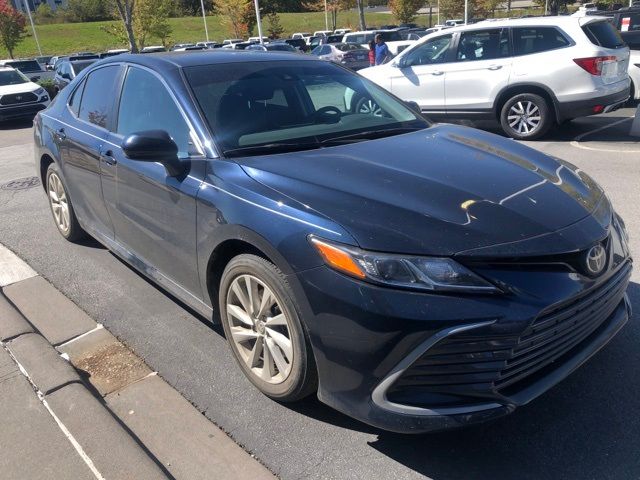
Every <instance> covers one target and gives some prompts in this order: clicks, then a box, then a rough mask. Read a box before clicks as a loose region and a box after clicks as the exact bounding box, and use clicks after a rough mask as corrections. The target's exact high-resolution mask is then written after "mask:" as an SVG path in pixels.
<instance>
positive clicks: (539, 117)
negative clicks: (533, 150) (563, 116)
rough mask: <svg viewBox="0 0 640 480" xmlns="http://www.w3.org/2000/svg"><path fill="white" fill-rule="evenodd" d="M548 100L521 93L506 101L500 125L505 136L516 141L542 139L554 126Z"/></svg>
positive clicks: (501, 113) (501, 112)
mask: <svg viewBox="0 0 640 480" xmlns="http://www.w3.org/2000/svg"><path fill="white" fill-rule="evenodd" d="M553 120H554V118H553V114H552V111H551V109H550V107H549V104H548V102H547V100H545V99H544V98H543V97H541V96H540V95H536V94H533V93H521V94H518V95H515V96H513V97H511V98H510V99H509V100H507V101H506V103H505V104H504V106H503V107H502V110H501V111H500V125H501V126H502V130H503V131H504V133H505V134H507V135H508V136H509V137H511V138H515V139H516V140H535V139H537V138H540V137H542V136H543V135H544V134H545V133H547V131H548V130H549V128H550V127H551V125H552V124H553Z"/></svg>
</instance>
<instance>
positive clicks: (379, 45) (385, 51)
mask: <svg viewBox="0 0 640 480" xmlns="http://www.w3.org/2000/svg"><path fill="white" fill-rule="evenodd" d="M387 58H389V47H387V44H386V43H384V40H383V39H382V35H380V34H377V35H376V65H382V64H383V63H384V62H386V61H387Z"/></svg>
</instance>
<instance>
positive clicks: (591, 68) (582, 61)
mask: <svg viewBox="0 0 640 480" xmlns="http://www.w3.org/2000/svg"><path fill="white" fill-rule="evenodd" d="M617 60H618V58H617V57H616V56H615V55H611V56H607V57H588V58H574V59H573V61H574V62H576V64H578V66H580V67H582V68H583V69H584V70H586V71H587V72H589V73H590V74H591V75H596V76H600V75H602V66H603V65H604V64H606V63H614V62H616V61H617Z"/></svg>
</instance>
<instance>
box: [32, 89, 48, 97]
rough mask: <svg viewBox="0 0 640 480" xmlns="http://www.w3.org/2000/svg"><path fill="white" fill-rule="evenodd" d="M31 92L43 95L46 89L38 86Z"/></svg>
mask: <svg viewBox="0 0 640 480" xmlns="http://www.w3.org/2000/svg"><path fill="white" fill-rule="evenodd" d="M33 93H35V94H36V95H38V96H41V95H44V94H45V93H47V91H46V90H45V89H44V88H39V89H37V90H35V91H34V92H33Z"/></svg>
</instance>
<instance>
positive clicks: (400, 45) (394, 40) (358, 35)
mask: <svg viewBox="0 0 640 480" xmlns="http://www.w3.org/2000/svg"><path fill="white" fill-rule="evenodd" d="M377 34H380V35H382V39H383V40H384V42H385V43H386V44H387V47H388V48H389V53H391V55H393V56H396V55H398V54H399V53H400V52H402V51H403V50H404V49H406V48H407V47H409V46H410V45H413V44H414V43H415V40H403V39H402V36H401V35H400V33H398V31H396V30H367V31H365V32H349V33H346V34H345V35H344V37H342V41H343V43H357V44H359V45H362V46H363V47H364V48H369V42H370V41H372V40H374V39H375V38H376V35H377Z"/></svg>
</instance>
